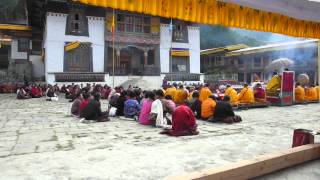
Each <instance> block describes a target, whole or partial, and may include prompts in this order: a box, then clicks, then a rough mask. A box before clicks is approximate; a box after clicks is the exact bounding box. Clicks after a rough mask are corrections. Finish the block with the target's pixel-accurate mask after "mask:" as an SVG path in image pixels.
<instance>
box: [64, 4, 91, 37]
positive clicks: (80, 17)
mask: <svg viewBox="0 0 320 180" xmlns="http://www.w3.org/2000/svg"><path fill="white" fill-rule="evenodd" d="M66 34H67V35H75V36H89V32H88V19H87V17H86V15H85V13H84V12H83V11H82V10H78V9H72V10H70V13H69V14H68V17H67V25H66Z"/></svg>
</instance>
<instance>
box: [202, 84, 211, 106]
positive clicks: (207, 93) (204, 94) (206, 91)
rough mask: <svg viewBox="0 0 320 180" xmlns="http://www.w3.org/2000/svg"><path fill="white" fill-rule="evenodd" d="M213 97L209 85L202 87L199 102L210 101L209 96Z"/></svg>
mask: <svg viewBox="0 0 320 180" xmlns="http://www.w3.org/2000/svg"><path fill="white" fill-rule="evenodd" d="M211 95H212V92H211V90H210V89H209V84H205V87H202V88H201V90H200V97H199V100H200V101H201V102H203V101H204V100H206V99H208V98H209V96H211Z"/></svg>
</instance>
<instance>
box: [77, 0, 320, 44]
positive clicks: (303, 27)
mask: <svg viewBox="0 0 320 180" xmlns="http://www.w3.org/2000/svg"><path fill="white" fill-rule="evenodd" d="M74 1H77V2H81V3H84V4H87V5H93V6H100V7H105V8H114V9H119V10H125V11H131V12H138V13H143V14H149V15H153V16H161V17H165V18H174V19H180V20H184V21H191V22H196V23H202V24H211V25H223V26H229V27H237V28H243V29H250V30H257V31H266V32H273V33H281V34H286V35H290V36H296V37H305V38H318V39H319V38H320V23H318V22H312V21H304V20H299V19H294V18H291V17H288V16H284V15H281V14H277V13H271V12H266V11H261V10H256V9H252V8H248V7H243V6H240V5H236V4H230V3H224V2H220V1H216V0H74Z"/></svg>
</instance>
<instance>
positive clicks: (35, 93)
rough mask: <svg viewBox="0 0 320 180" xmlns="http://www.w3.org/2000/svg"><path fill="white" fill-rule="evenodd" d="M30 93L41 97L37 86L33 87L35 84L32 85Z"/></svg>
mask: <svg viewBox="0 0 320 180" xmlns="http://www.w3.org/2000/svg"><path fill="white" fill-rule="evenodd" d="M31 94H32V96H33V97H41V96H42V94H41V92H40V91H39V89H38V87H35V86H33V87H32V88H31Z"/></svg>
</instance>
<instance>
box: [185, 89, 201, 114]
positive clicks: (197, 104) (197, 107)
mask: <svg viewBox="0 0 320 180" xmlns="http://www.w3.org/2000/svg"><path fill="white" fill-rule="evenodd" d="M187 104H188V106H189V107H190V108H191V110H192V111H193V112H194V113H195V116H196V118H197V119H201V101H200V100H199V92H198V91H194V92H193V93H192V99H191V100H189V101H187Z"/></svg>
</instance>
